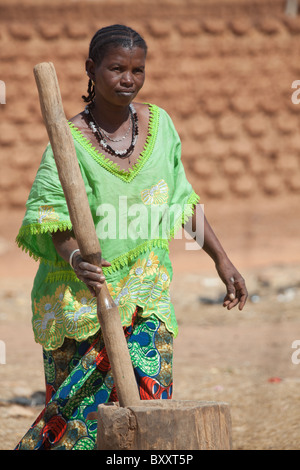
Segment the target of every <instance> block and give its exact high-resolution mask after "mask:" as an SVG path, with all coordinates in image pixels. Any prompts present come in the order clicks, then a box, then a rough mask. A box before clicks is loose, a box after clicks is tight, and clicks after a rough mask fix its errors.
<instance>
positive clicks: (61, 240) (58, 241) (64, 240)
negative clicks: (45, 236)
mask: <svg viewBox="0 0 300 470" xmlns="http://www.w3.org/2000/svg"><path fill="white" fill-rule="evenodd" d="M52 241H53V244H54V246H55V249H56V251H57V253H58V254H59V255H60V256H61V257H62V258H63V259H64V260H65V261H67V262H69V259H70V255H71V253H72V252H73V251H74V250H76V249H77V248H78V244H77V241H76V240H75V238H74V235H73V232H71V231H69V230H66V231H64V232H60V231H57V232H55V233H53V234H52Z"/></svg>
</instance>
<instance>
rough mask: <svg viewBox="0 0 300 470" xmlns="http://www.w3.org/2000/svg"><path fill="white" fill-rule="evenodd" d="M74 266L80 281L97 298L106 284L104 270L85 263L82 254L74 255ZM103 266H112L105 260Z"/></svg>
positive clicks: (102, 262)
mask: <svg viewBox="0 0 300 470" xmlns="http://www.w3.org/2000/svg"><path fill="white" fill-rule="evenodd" d="M72 265H73V269H74V271H75V274H76V276H77V277H78V279H80V281H83V282H84V283H85V284H86V285H87V287H88V289H89V291H90V292H91V294H92V295H93V296H94V297H96V296H97V295H98V294H99V293H100V290H101V288H102V287H103V285H104V283H105V276H104V274H103V271H102V269H101V268H99V266H96V265H94V264H90V263H87V262H86V261H84V259H83V258H82V256H81V254H80V252H77V253H75V254H74V256H73V260H72ZM101 265H102V266H104V267H107V266H111V264H110V263H109V262H108V261H106V260H105V259H102V260H101Z"/></svg>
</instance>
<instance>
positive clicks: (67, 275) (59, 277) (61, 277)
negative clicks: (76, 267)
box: [45, 270, 86, 287]
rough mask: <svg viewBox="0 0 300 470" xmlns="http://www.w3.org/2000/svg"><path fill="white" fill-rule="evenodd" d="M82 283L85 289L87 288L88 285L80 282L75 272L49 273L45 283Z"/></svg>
mask: <svg viewBox="0 0 300 470" xmlns="http://www.w3.org/2000/svg"><path fill="white" fill-rule="evenodd" d="M61 281H63V282H70V281H71V282H81V283H82V284H83V286H84V287H86V285H85V284H84V282H82V281H80V279H78V277H77V276H76V274H75V273H74V271H71V270H69V271H56V272H54V273H49V274H47V276H46V279H45V282H47V283H50V284H51V283H53V282H61Z"/></svg>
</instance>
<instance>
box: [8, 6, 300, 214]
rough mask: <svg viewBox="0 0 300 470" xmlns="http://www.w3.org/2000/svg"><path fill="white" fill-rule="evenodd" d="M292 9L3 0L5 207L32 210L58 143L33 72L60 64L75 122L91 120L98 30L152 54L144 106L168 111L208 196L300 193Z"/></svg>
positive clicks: (299, 35) (298, 46)
mask: <svg viewBox="0 0 300 470" xmlns="http://www.w3.org/2000/svg"><path fill="white" fill-rule="evenodd" d="M284 10H285V1H278V0H273V1H270V0H268V1H266V0H260V1H246V0H235V1H233V0H232V1H228V0H219V1H216V0H210V1H201V0H197V1H196V0H186V1H183V0H182V1H181V0H168V1H165V2H161V1H158V0H157V1H147V2H146V1H143V0H140V1H139V2H136V1H134V0H124V1H122V2H121V0H119V1H114V0H112V1H105V2H104V1H101V0H100V1H96V0H89V1H88V0H86V1H83V0H82V1H80V0H70V1H65V2H63V3H60V2H57V0H54V1H52V2H50V1H49V2H48V3H46V2H43V1H41V0H36V1H34V2H33V1H23V2H19V1H17V0H10V1H9V2H8V1H7V0H6V1H5V0H2V1H1V2H0V64H1V65H0V80H2V81H4V82H5V85H6V104H1V105H0V163H1V167H0V168H1V169H0V208H1V207H5V208H11V209H14V208H22V207H24V204H25V201H26V199H27V196H28V192H29V189H30V187H31V184H32V182H33V179H34V176H35V174H36V171H37V168H38V165H39V162H40V159H41V155H42V152H43V150H44V148H45V145H46V143H47V140H48V139H47V135H46V131H45V129H44V125H43V122H42V119H41V114H40V108H39V101H38V95H37V91H36V85H35V82H34V77H33V72H32V70H33V67H34V65H35V64H36V63H38V62H42V61H51V62H53V63H54V65H55V67H56V71H57V74H58V79H59V82H60V87H61V92H62V97H63V102H64V106H65V111H66V115H67V117H71V116H72V115H74V114H76V113H78V112H79V111H81V109H82V107H83V102H82V100H81V95H83V94H85V93H86V88H87V78H86V75H85V70H84V61H85V58H86V56H87V51H88V44H89V40H90V38H91V36H92V35H93V34H94V32H95V31H96V30H97V29H98V28H100V27H102V26H104V25H108V24H111V23H116V22H122V23H125V24H128V25H130V26H132V27H134V28H136V29H137V30H138V31H139V32H141V34H142V35H144V37H145V39H146V41H147V43H148V46H149V55H148V62H147V78H146V84H145V86H144V89H143V90H142V92H141V93H140V96H139V99H140V100H143V101H150V102H153V103H156V104H157V105H159V106H161V107H163V108H165V109H166V110H167V111H168V113H169V114H170V115H171V117H172V118H173V120H174V122H175V125H176V127H177V129H178V132H179V134H180V136H181V138H182V147H183V161H184V164H185V167H186V172H187V175H188V177H189V179H190V181H191V183H192V184H193V186H194V188H195V190H196V191H198V193H199V194H200V195H201V196H204V199H205V198H214V199H220V200H222V201H224V202H225V203H226V202H227V203H230V202H232V200H233V199H235V198H244V199H248V200H249V201H251V198H253V197H254V196H255V197H261V198H270V197H281V196H282V195H283V194H284V195H285V196H286V195H289V194H291V195H292V194H295V193H299V192H300V135H299V124H300V104H299V105H295V104H293V103H292V101H291V95H292V92H293V91H294V90H292V88H291V85H292V82H293V81H294V80H297V79H300V59H299V57H300V17H294V18H292V17H287V16H286V15H285V13H284Z"/></svg>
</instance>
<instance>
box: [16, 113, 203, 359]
mask: <svg viewBox="0 0 300 470" xmlns="http://www.w3.org/2000/svg"><path fill="white" fill-rule="evenodd" d="M148 106H149V111H150V120H149V128H148V137H147V141H146V144H145V147H144V150H143V152H142V153H141V155H140V156H139V158H138V160H137V162H136V163H135V165H134V166H133V168H132V169H131V170H129V171H125V170H122V169H120V167H119V166H118V165H116V164H115V163H113V162H112V161H111V160H109V159H107V158H106V157H105V156H104V155H103V154H101V153H100V152H99V151H97V150H96V149H95V148H94V147H93V146H92V144H91V142H90V141H89V140H88V139H86V138H85V137H84V136H83V135H82V133H81V132H80V131H79V130H78V129H77V128H75V127H74V125H73V124H71V123H70V129H71V132H72V135H73V138H74V143H75V148H76V153H77V157H78V162H79V166H80V169H81V173H82V177H83V180H84V184H85V188H86V191H87V196H88V200H89V204H90V208H91V212H92V216H93V220H94V222H95V227H96V232H97V235H98V238H99V241H100V246H101V251H102V256H103V258H104V259H106V260H107V261H109V262H110V263H111V266H109V267H107V268H103V272H104V274H105V277H106V282H107V285H108V288H109V291H110V293H111V295H112V297H113V299H114V301H115V302H116V304H117V305H118V307H119V312H120V316H121V321H122V324H123V326H127V325H129V324H130V322H131V317H132V314H133V313H134V311H135V309H136V306H137V305H138V306H140V307H141V308H142V315H143V316H145V317H148V316H150V315H152V314H154V315H156V316H157V317H158V318H159V319H160V320H162V321H163V322H164V323H165V325H166V328H167V329H168V330H169V331H170V332H171V333H172V334H174V336H176V335H177V330H178V326H177V322H176V317H175V313H174V307H173V305H172V303H171V300H170V294H169V285H170V282H171V279H172V266H171V262H170V258H169V249H168V245H169V240H170V239H171V238H172V237H173V236H174V234H175V232H176V231H177V230H178V229H179V228H180V227H181V225H182V223H183V222H184V221H185V220H186V219H187V218H188V217H190V216H191V214H192V212H193V207H194V205H195V204H196V203H197V202H198V200H199V197H198V196H197V195H196V194H195V192H194V191H193V189H192V187H191V185H190V183H189V182H188V181H187V179H186V176H185V172H184V168H183V165H182V163H181V143H180V139H179V136H178V134H177V132H176V130H175V128H174V125H173V123H172V121H171V119H170V117H169V116H168V114H167V113H166V112H165V111H164V110H163V109H161V108H159V107H157V106H155V105H152V104H149V105H148ZM67 229H72V224H71V221H70V217H69V213H68V208H67V204H66V201H65V197H64V194H63V190H62V187H61V184H60V181H59V178H58V173H57V169H56V165H55V161H54V158H53V153H52V149H51V146H50V144H48V146H47V148H46V150H45V152H44V154H43V158H42V161H41V164H40V167H39V170H38V172H37V175H36V178H35V181H34V183H33V186H32V189H31V192H30V194H29V198H28V201H27V203H26V214H25V217H24V220H23V223H22V227H21V228H20V231H19V234H18V236H17V243H18V244H19V246H20V247H22V249H24V250H26V251H28V252H29V254H30V255H31V256H33V257H34V259H36V260H39V261H40V264H39V268H38V271H37V274H36V277H35V280H34V285H33V289H32V309H33V317H32V325H33V331H34V335H35V340H36V341H37V342H38V343H40V344H42V345H43V347H44V348H45V349H49V350H50V349H56V348H58V347H60V346H61V345H62V343H63V341H64V339H65V337H68V338H74V339H76V340H77V341H82V340H84V339H86V338H87V337H89V336H91V335H93V334H95V333H96V331H97V330H98V329H99V328H100V326H99V322H98V319H97V312H96V299H95V297H93V296H92V295H91V294H90V292H89V290H88V289H87V287H86V285H85V284H84V283H83V282H81V281H79V279H78V278H77V277H76V275H75V273H74V271H73V270H72V269H71V267H70V266H69V264H68V263H66V262H65V261H64V260H63V259H62V258H61V257H60V256H59V255H58V253H57V252H56V250H55V247H54V245H53V242H52V237H51V233H52V232H55V231H57V230H61V231H63V230H67Z"/></svg>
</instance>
